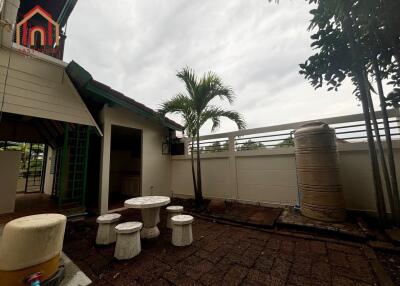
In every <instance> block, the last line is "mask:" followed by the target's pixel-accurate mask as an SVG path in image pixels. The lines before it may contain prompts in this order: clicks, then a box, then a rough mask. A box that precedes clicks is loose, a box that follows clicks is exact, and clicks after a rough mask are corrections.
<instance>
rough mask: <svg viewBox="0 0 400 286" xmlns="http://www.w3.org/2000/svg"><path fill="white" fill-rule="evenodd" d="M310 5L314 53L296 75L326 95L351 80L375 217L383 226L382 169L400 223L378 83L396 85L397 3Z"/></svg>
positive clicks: (338, 0) (331, 0) (335, 0)
mask: <svg viewBox="0 0 400 286" xmlns="http://www.w3.org/2000/svg"><path fill="white" fill-rule="evenodd" d="M309 2H310V3H314V4H317V7H316V9H313V10H311V11H310V13H311V14H312V20H311V25H310V29H311V30H313V31H315V33H314V34H313V35H312V36H311V38H312V40H313V43H312V47H314V48H315V49H316V51H317V52H316V53H315V54H314V55H312V56H311V57H310V58H309V59H308V60H307V61H306V62H305V63H304V64H301V65H300V67H301V71H300V73H301V74H303V75H304V76H305V77H306V79H308V80H309V81H310V82H311V84H312V85H313V86H314V87H315V88H320V87H322V86H323V85H324V84H326V85H328V86H329V88H328V90H333V89H334V90H337V89H338V88H339V87H340V85H341V83H342V81H343V80H344V79H345V78H351V80H352V81H353V83H354V85H355V95H356V96H357V97H358V99H359V100H360V101H361V104H362V107H363V113H364V117H365V124H366V132H367V137H368V144H369V150H370V157H371V164H372V169H373V175H374V184H375V193H376V198H377V210H378V214H379V217H380V218H381V221H382V222H385V215H386V207H385V202H384V194H383V185H382V179H381V175H380V174H381V170H380V167H381V168H382V173H383V175H384V181H385V186H386V190H387V195H388V198H389V202H390V207H391V210H392V213H393V214H394V218H395V220H396V222H397V223H399V207H400V204H399V194H398V185H397V179H396V172H395V165H394V156H393V150H392V144H391V134H390V127H389V123H388V118H387V110H386V106H387V105H388V98H386V97H385V95H384V92H383V85H382V80H383V79H391V82H390V84H392V85H393V86H398V85H399V80H398V79H399V77H400V76H399V70H400V69H399V63H400V62H399V60H400V57H399V55H400V54H399V51H400V49H399V47H400V45H399V43H400V42H399V40H400V38H399V34H398V29H393V27H394V26H393V25H394V23H396V21H397V22H398V20H396V19H397V18H398V17H397V16H395V14H396V13H397V12H394V11H396V10H391V9H394V8H396V7H397V8H398V9H397V11H399V9H400V6H399V5H400V2H399V1H395V0H387V1H380V0H363V1H357V0H309ZM388 7H390V8H391V9H388ZM371 79H374V80H375V82H376V83H377V89H378V94H379V99H380V105H381V110H382V114H383V124H384V131H385V136H386V141H387V145H388V154H387V159H386V157H385V154H384V149H383V145H382V142H381V139H380V137H381V134H380V128H379V126H378V122H377V119H376V116H375V108H374V105H373V100H372V95H371V93H375V89H374V88H373V85H372V81H371ZM371 123H372V126H373V129H372V127H371ZM373 132H374V133H373ZM378 158H379V159H380V165H379V162H378ZM387 162H388V163H389V167H388V166H387Z"/></svg>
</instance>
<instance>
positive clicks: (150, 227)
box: [125, 196, 171, 238]
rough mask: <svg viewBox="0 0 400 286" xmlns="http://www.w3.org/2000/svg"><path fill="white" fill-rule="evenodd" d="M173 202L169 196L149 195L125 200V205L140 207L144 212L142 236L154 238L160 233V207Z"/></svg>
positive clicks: (133, 207) (134, 207)
mask: <svg viewBox="0 0 400 286" xmlns="http://www.w3.org/2000/svg"><path fill="white" fill-rule="evenodd" d="M170 202H171V199H170V198H168V197H162V196H147V197H138V198H133V199H129V200H126V201H125V207H127V208H132V209H140V210H141V212H142V220H143V228H142V230H141V232H140V236H141V237H142V238H153V237H157V236H159V235H160V230H159V229H158V227H157V224H158V223H159V221H160V207H162V206H165V205H167V204H169V203H170Z"/></svg>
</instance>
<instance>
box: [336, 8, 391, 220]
mask: <svg viewBox="0 0 400 286" xmlns="http://www.w3.org/2000/svg"><path fill="white" fill-rule="evenodd" d="M347 5H349V3H348V4H347ZM347 10H348V12H350V9H349V8H348V9H347ZM349 14H350V13H346V11H345V12H344V17H343V19H341V22H342V27H343V31H344V33H345V35H346V37H347V39H348V41H349V44H350V50H351V53H352V56H353V58H354V59H353V60H354V62H355V63H360V59H359V55H358V49H357V45H356V42H355V40H354V32H353V28H352V25H351V20H350V18H349V16H348V15H349ZM359 65H360V64H358V65H355V66H354V67H353V74H354V76H355V77H356V80H357V83H358V87H359V90H360V94H361V96H360V100H361V105H362V109H363V114H364V121H365V128H366V132H367V138H368V149H369V155H370V158H371V167H372V175H373V178H374V189H375V199H376V208H377V212H378V217H379V221H380V223H381V226H384V225H385V224H386V210H385V200H384V197H383V189H382V181H381V175H380V171H379V164H378V158H377V155H376V150H375V144H374V137H373V134H372V128H371V118H370V113H369V108H368V99H367V96H366V91H365V86H366V85H365V82H364V80H363V76H362V68H361V67H360V66H359Z"/></svg>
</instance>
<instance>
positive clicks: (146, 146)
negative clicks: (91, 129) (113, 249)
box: [99, 106, 171, 214]
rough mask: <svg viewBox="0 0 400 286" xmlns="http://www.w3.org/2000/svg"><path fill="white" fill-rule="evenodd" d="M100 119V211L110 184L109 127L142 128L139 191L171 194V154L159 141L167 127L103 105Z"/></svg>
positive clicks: (163, 138) (104, 204) (106, 198)
mask: <svg viewBox="0 0 400 286" xmlns="http://www.w3.org/2000/svg"><path fill="white" fill-rule="evenodd" d="M100 122H101V125H102V130H103V138H102V146H101V150H102V153H101V166H100V196H99V198H100V202H99V204H100V212H101V213H102V214H104V213H106V212H107V211H108V194H109V186H110V178H109V177H110V176H109V174H110V150H111V127H112V125H118V126H122V127H128V128H135V129H139V130H141V131H142V173H141V192H142V196H145V195H166V196H169V195H170V194H171V187H170V184H171V181H170V180H171V173H170V171H171V168H170V167H171V161H170V155H162V152H161V150H162V142H163V141H164V140H165V137H166V136H167V135H168V130H167V129H166V128H165V127H162V126H161V125H160V124H157V123H155V122H153V121H150V120H147V119H144V118H143V117H140V116H138V115H136V114H134V113H133V112H130V111H129V110H127V109H124V108H120V107H108V106H104V108H103V110H102V113H101V116H100Z"/></svg>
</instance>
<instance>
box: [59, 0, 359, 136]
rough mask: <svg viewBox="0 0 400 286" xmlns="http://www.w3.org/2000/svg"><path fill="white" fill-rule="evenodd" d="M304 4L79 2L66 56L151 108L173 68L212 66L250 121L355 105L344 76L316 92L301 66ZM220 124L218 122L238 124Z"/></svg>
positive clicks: (306, 44) (174, 85)
mask: <svg viewBox="0 0 400 286" xmlns="http://www.w3.org/2000/svg"><path fill="white" fill-rule="evenodd" d="M309 9H311V8H310V6H309V5H308V4H307V3H306V1H288V0H286V1H281V3H280V4H279V5H276V4H271V3H268V1H266V0H246V1H243V0H230V1H227V0H201V1H194V0H191V1H189V0H168V1H165V0H118V1H98V0H97V1H96V0H85V1H78V3H77V5H76V7H75V10H74V11H73V13H72V15H71V17H70V20H69V23H68V32H67V36H68V38H67V42H66V51H65V60H66V61H69V60H72V59H73V60H75V61H77V62H78V63H79V64H81V65H82V66H84V67H85V68H87V69H88V70H89V71H90V73H91V74H92V75H93V76H94V77H95V78H96V79H97V80H99V81H101V82H103V83H105V84H107V85H110V86H111V87H112V88H114V89H116V90H119V91H121V92H123V93H124V94H125V95H127V96H129V97H132V98H134V99H135V100H137V101H139V102H142V103H144V104H146V105H148V106H149V107H152V108H157V107H158V106H159V105H160V104H161V103H162V102H163V101H164V100H166V99H168V98H171V97H172V96H173V95H174V94H175V93H177V92H179V91H183V90H184V86H183V85H182V84H181V83H180V82H179V81H178V80H177V78H176V76H175V74H176V71H177V70H178V69H180V68H182V67H184V66H189V67H192V68H194V69H195V70H196V71H197V72H198V73H199V74H200V73H203V72H206V71H208V70H212V71H215V72H217V73H218V74H219V75H220V76H221V77H222V78H223V80H224V81H225V83H226V84H228V85H230V86H232V87H233V88H234V90H235V93H236V94H237V100H236V102H235V104H234V106H232V108H233V109H236V110H238V111H239V112H241V113H242V114H243V115H244V117H245V119H246V121H247V123H248V128H253V127H261V126H267V125H272V124H279V123H286V122H292V121H297V120H307V119H316V118H323V117H330V116H337V115H344V114H350V113H356V112H357V113H358V112H361V109H360V107H359V106H358V105H357V102H356V100H355V98H354V96H353V95H352V93H351V92H352V87H351V85H350V84H349V83H347V84H345V85H344V86H343V88H342V89H341V90H340V91H339V92H336V93H335V92H330V93H328V92H326V90H322V89H320V90H317V91H315V90H314V89H313V88H312V87H311V86H310V85H309V84H308V82H307V81H306V80H305V79H303V78H302V76H301V75H299V73H298V71H299V66H298V65H299V63H302V62H304V61H305V60H306V59H307V57H308V56H310V55H311V54H312V50H311V48H310V39H309V36H310V34H309V32H308V31H307V27H308V21H309V14H308V10H309ZM224 106H226V104H224ZM223 123H224V124H223V126H222V127H221V129H220V130H219V131H228V130H234V129H235V126H234V125H233V124H231V123H229V122H225V121H223ZM207 132H209V130H208V129H207V130H206V129H205V130H204V131H203V133H207Z"/></svg>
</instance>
